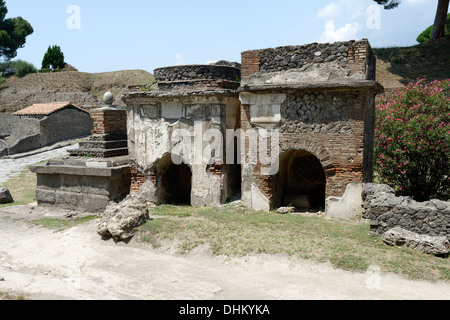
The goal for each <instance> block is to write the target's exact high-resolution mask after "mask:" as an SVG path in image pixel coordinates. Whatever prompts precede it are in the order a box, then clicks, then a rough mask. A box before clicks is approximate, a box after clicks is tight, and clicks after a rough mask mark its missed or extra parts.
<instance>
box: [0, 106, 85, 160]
mask: <svg viewBox="0 0 450 320" xmlns="http://www.w3.org/2000/svg"><path fill="white" fill-rule="evenodd" d="M0 130H1V131H0V136H3V137H4V138H3V139H2V141H3V143H2V144H0V156H7V155H13V154H17V153H22V152H28V151H32V150H35V149H39V148H41V147H44V146H47V145H51V144H53V143H56V142H58V141H62V140H66V139H73V138H79V137H85V136H88V135H90V134H91V130H92V119H91V117H90V116H89V114H88V113H87V112H83V111H80V110H78V109H74V108H66V109H63V110H60V111H58V112H55V113H53V114H51V115H49V116H46V117H42V116H40V117H33V116H30V117H25V116H14V115H10V114H7V113H5V114H0Z"/></svg>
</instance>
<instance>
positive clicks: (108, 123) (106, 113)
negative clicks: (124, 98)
mask: <svg viewBox="0 0 450 320" xmlns="http://www.w3.org/2000/svg"><path fill="white" fill-rule="evenodd" d="M90 114H91V117H92V119H93V120H94V128H93V130H92V134H108V133H118V132H127V112H126V110H120V109H95V110H92V111H91V113H90Z"/></svg>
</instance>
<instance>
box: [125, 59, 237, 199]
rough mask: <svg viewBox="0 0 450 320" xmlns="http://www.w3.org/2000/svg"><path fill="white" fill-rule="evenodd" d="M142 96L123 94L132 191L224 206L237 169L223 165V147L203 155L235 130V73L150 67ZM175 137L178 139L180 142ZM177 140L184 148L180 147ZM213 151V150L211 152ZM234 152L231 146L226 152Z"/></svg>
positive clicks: (206, 68) (218, 68)
mask: <svg viewBox="0 0 450 320" xmlns="http://www.w3.org/2000/svg"><path fill="white" fill-rule="evenodd" d="M154 75H155V78H156V81H157V82H156V84H155V85H154V86H153V87H152V90H150V91H147V92H129V93H127V94H125V95H124V96H123V97H122V100H123V101H124V102H125V103H126V104H127V113H128V142H129V143H128V145H129V151H130V162H131V166H132V186H131V190H132V191H141V192H143V190H142V189H145V192H147V193H146V194H147V197H148V199H147V200H149V201H152V202H155V203H157V204H164V203H171V204H188V205H193V206H203V205H213V206H214V205H218V204H221V203H224V202H225V201H226V200H227V199H229V198H230V197H232V196H233V195H234V194H235V193H236V192H238V191H239V189H240V167H239V166H238V165H233V164H229V163H225V161H224V159H225V157H226V156H227V154H226V152H227V148H226V146H225V143H223V144H221V145H220V146H219V147H218V148H216V150H214V154H211V153H210V154H206V155H205V154H204V151H205V148H206V147H207V146H208V144H209V142H210V141H213V139H212V138H211V137H208V136H207V135H208V132H211V130H214V131H213V132H215V133H217V136H218V138H219V139H220V138H222V137H225V135H226V130H236V129H238V128H239V125H240V123H239V107H240V102H239V95H238V92H237V89H238V88H239V82H238V80H239V79H240V69H238V68H235V67H232V66H218V65H192V66H176V67H167V68H160V69H156V70H155V72H154ZM181 136H183V137H182V138H181ZM180 142H182V143H183V145H184V146H186V148H185V149H184V150H181V152H180V149H183V148H181V144H180ZM211 151H213V150H211ZM231 152H235V146H234V145H233V147H232V148H231Z"/></svg>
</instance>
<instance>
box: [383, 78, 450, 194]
mask: <svg viewBox="0 0 450 320" xmlns="http://www.w3.org/2000/svg"><path fill="white" fill-rule="evenodd" d="M449 96H450V80H445V81H434V82H432V83H426V82H425V80H418V81H417V82H416V83H410V84H409V85H408V86H407V87H406V88H404V89H400V90H397V91H396V92H395V93H394V95H393V96H391V97H387V98H386V97H385V98H382V100H381V102H380V104H379V105H378V106H377V108H376V115H377V125H376V131H375V139H376V140H375V141H376V144H375V153H376V156H375V160H376V161H375V168H376V171H377V173H378V175H379V178H380V180H381V182H382V183H387V184H389V185H391V186H393V187H394V188H395V189H396V191H397V192H398V194H399V195H402V196H411V197H412V198H414V199H415V200H417V201H427V200H430V199H433V198H437V199H442V200H448V199H449V198H450V177H449V174H450V172H449V168H450V98H449Z"/></svg>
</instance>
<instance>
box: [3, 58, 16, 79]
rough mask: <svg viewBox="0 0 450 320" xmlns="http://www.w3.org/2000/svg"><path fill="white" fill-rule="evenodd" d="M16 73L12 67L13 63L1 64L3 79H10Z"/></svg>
mask: <svg viewBox="0 0 450 320" xmlns="http://www.w3.org/2000/svg"><path fill="white" fill-rule="evenodd" d="M14 73H15V71H14V69H13V68H12V66H11V62H10V61H7V62H2V63H0V75H1V76H2V77H9V76H12V75H13V74H14Z"/></svg>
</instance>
